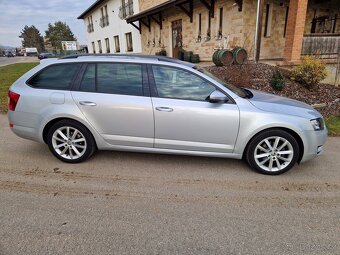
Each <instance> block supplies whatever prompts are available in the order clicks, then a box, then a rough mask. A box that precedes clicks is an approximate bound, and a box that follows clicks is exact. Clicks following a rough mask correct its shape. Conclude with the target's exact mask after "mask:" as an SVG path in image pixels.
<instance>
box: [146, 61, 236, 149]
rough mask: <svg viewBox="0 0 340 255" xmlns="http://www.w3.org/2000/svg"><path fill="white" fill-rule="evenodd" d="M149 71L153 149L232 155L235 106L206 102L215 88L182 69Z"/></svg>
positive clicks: (160, 67) (162, 67)
mask: <svg viewBox="0 0 340 255" xmlns="http://www.w3.org/2000/svg"><path fill="white" fill-rule="evenodd" d="M149 71H150V73H151V75H150V76H151V84H150V85H152V86H153V88H154V89H155V92H154V93H156V95H157V96H153V97H152V102H153V107H154V115H155V148H164V149H176V150H191V151H204V152H220V153H231V152H233V150H234V146H235V142H236V138H237V134H238V128H239V109H238V107H237V105H236V104H235V103H233V102H231V101H229V102H226V103H210V102H208V101H207V98H208V97H209V95H210V94H211V93H212V92H213V91H215V90H216V87H215V86H214V85H213V84H211V83H210V82H208V81H206V80H204V79H203V78H201V77H199V76H198V75H196V74H194V73H192V72H189V71H187V70H185V69H180V68H175V67H170V66H162V65H153V66H151V67H150V68H149Z"/></svg>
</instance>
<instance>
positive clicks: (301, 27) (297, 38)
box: [283, 0, 308, 63]
mask: <svg viewBox="0 0 340 255" xmlns="http://www.w3.org/2000/svg"><path fill="white" fill-rule="evenodd" d="M307 5H308V0H290V3H289V12H288V22H287V30H286V41H285V47H284V51H283V58H284V60H285V61H286V62H287V63H297V62H299V61H300V58H301V50H302V40H303V33H304V31H305V23H306V13H307Z"/></svg>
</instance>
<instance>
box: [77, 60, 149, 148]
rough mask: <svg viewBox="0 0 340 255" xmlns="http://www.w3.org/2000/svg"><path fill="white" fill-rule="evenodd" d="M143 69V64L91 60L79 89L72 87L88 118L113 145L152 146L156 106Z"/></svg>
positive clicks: (84, 71)
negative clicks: (93, 61)
mask: <svg viewBox="0 0 340 255" xmlns="http://www.w3.org/2000/svg"><path fill="white" fill-rule="evenodd" d="M144 70H145V67H144V66H143V65H142V64H133V63H132V64H131V63H89V64H87V66H86V67H84V70H83V75H82V78H81V79H80V80H79V89H78V91H72V96H73V99H74V101H75V102H76V104H77V105H78V107H79V109H80V110H81V111H82V113H83V114H84V116H85V117H86V119H87V120H88V121H89V122H90V124H91V125H92V126H93V127H94V128H95V129H96V130H97V131H98V133H99V134H100V135H101V136H102V137H103V138H104V139H105V140H106V141H107V142H108V143H110V144H112V145H123V146H137V147H153V143H154V120H153V110H152V104H151V98H150V96H149V93H148V91H149V90H148V88H147V79H146V78H145V75H143V73H144ZM143 76H144V77H143Z"/></svg>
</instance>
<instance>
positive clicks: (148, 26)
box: [139, 17, 151, 32]
mask: <svg viewBox="0 0 340 255" xmlns="http://www.w3.org/2000/svg"><path fill="white" fill-rule="evenodd" d="M147 20H148V23H146V22H145V21H144V20H143V19H140V20H139V21H140V22H141V23H142V24H143V25H144V26H146V27H147V28H148V29H149V32H151V26H150V18H149V17H148V18H147Z"/></svg>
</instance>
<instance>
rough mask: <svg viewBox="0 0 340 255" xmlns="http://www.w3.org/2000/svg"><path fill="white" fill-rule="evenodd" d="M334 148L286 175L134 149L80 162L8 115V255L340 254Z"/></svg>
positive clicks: (2, 203) (338, 142)
mask: <svg viewBox="0 0 340 255" xmlns="http://www.w3.org/2000/svg"><path fill="white" fill-rule="evenodd" d="M325 150H326V152H325V155H323V156H321V157H319V158H318V159H315V160H313V161H310V162H307V163H304V164H302V165H297V166H296V167H295V168H294V169H292V170H291V171H289V172H288V173H286V174H284V175H281V176H264V175H260V174H257V173H255V172H253V171H251V170H250V169H249V168H248V167H247V165H246V164H245V163H243V162H242V161H238V160H231V159H216V158H203V157H202V158H198V157H187V156H169V155H151V154H150V155H149V154H138V153H127V152H98V153H96V154H95V155H94V156H93V157H92V158H91V159H90V160H89V161H87V162H85V163H82V164H76V165H71V164H65V163H62V162H60V161H58V160H57V159H55V158H54V157H53V156H52V154H51V153H50V152H49V151H48V148H47V146H46V145H42V144H38V143H35V142H31V141H27V140H23V139H21V138H18V137H16V136H15V135H14V134H12V133H11V131H10V130H9V128H8V123H7V119H6V116H4V115H0V254H1V255H7V254H15V255H17V254H44V255H46V254H261V255H263V254H280V255H281V254H318V255H319V254H339V251H340V208H339V207H340V157H339V156H340V154H339V152H340V139H339V138H329V139H328V141H327V144H326V148H325Z"/></svg>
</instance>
